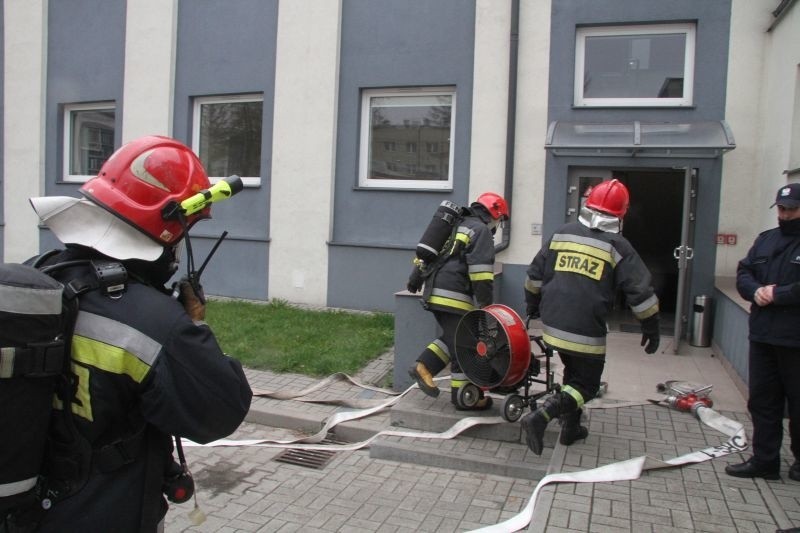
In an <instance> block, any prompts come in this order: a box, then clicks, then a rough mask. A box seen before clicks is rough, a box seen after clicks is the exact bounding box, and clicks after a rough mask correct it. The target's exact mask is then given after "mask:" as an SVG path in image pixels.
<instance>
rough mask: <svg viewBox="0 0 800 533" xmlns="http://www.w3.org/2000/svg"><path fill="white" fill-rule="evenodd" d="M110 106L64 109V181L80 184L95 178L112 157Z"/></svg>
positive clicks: (112, 113) (113, 111) (113, 116)
mask: <svg viewBox="0 0 800 533" xmlns="http://www.w3.org/2000/svg"><path fill="white" fill-rule="evenodd" d="M115 119H116V109H115V106H114V103H113V102H96V103H87V104H68V105H65V106H64V154H63V155H64V158H63V159H64V177H63V179H64V181H68V182H78V183H80V182H84V181H87V180H89V179H90V178H93V177H95V176H96V175H97V174H98V173H99V172H100V167H102V166H103V163H105V162H106V160H107V159H108V158H109V157H111V154H113V153H114V139H115V131H114V121H115Z"/></svg>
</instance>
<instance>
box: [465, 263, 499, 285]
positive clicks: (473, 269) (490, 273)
mask: <svg viewBox="0 0 800 533" xmlns="http://www.w3.org/2000/svg"><path fill="white" fill-rule="evenodd" d="M467 273H468V275H469V279H470V280H471V281H494V266H493V265H469V266H468V267H467Z"/></svg>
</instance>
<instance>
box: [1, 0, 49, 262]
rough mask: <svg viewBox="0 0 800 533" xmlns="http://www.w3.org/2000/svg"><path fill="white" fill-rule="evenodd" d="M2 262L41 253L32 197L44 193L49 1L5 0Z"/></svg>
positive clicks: (20, 259) (21, 259)
mask: <svg viewBox="0 0 800 533" xmlns="http://www.w3.org/2000/svg"><path fill="white" fill-rule="evenodd" d="M3 9H4V13H3V17H4V34H5V39H4V48H5V60H4V72H3V80H4V87H3V94H4V102H3V105H4V109H5V116H4V117H3V118H4V121H3V143H4V148H5V153H4V158H3V161H4V165H3V167H4V168H3V178H4V179H3V182H2V183H3V187H4V196H3V198H4V200H3V201H4V205H3V212H4V218H5V220H4V222H5V230H4V238H5V241H4V244H5V245H4V250H3V259H4V261H9V262H11V261H14V262H20V261H24V260H25V259H28V258H29V257H31V256H33V255H36V254H37V253H39V230H38V222H39V218H38V217H37V216H36V214H35V213H34V212H33V209H31V206H30V203H29V202H28V198H31V197H36V196H42V195H44V139H45V135H44V128H45V96H46V93H45V87H46V75H47V1H46V0H4V1H3Z"/></svg>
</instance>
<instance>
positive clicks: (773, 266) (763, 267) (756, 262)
mask: <svg viewBox="0 0 800 533" xmlns="http://www.w3.org/2000/svg"><path fill="white" fill-rule="evenodd" d="M798 225H800V220H796V221H791V223H790V224H788V227H787V229H786V231H785V232H784V231H782V230H781V229H780V228H774V229H771V230H767V231H765V232H763V233H761V234H759V236H758V237H756V240H755V242H754V243H753V246H752V247H751V248H750V250H749V251H748V252H747V256H746V257H745V258H744V259H742V260H741V261H739V266H738V268H737V270H736V288H737V289H738V291H739V294H740V295H741V296H742V298H744V299H745V300H747V301H749V302H753V296H754V294H755V292H756V289H758V288H759V287H761V286H762V285H771V284H774V285H775V289H774V302H773V303H772V304H770V305H767V306H764V307H761V306H759V305H756V304H755V303H753V304H752V305H751V306H750V340H751V341H755V342H763V343H767V344H774V345H777V346H790V347H800V291H799V290H797V287H798V286H800V228H798Z"/></svg>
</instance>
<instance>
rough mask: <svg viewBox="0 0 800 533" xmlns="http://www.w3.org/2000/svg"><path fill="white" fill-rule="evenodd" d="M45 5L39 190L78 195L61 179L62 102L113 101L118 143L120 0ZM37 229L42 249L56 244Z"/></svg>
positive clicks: (122, 25)
mask: <svg viewBox="0 0 800 533" xmlns="http://www.w3.org/2000/svg"><path fill="white" fill-rule="evenodd" d="M47 9H48V16H47V96H46V102H47V103H46V106H47V116H46V126H45V143H44V144H45V182H46V183H45V191H46V193H47V195H48V196H80V193H78V188H80V184H79V183H65V182H64V181H63V178H64V175H63V174H64V172H63V167H64V162H63V157H62V152H63V150H62V147H63V143H64V133H63V132H64V119H63V112H64V108H63V107H64V105H65V104H75V103H90V102H101V101H102V102H114V103H115V104H116V124H115V128H116V131H117V135H116V137H115V139H114V142H115V146H116V147H119V146H120V135H119V132H120V131H122V113H123V103H122V93H123V80H124V65H125V0H108V1H102V2H101V1H96V2H86V1H82V0H50V1H49V3H48V6H47ZM43 233H44V234H43V235H42V244H41V248H42V249H43V250H47V249H49V248H53V247H54V246H56V245H58V241H57V240H56V239H55V238H54V237H53V236H52V234H50V232H49V230H43Z"/></svg>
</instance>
